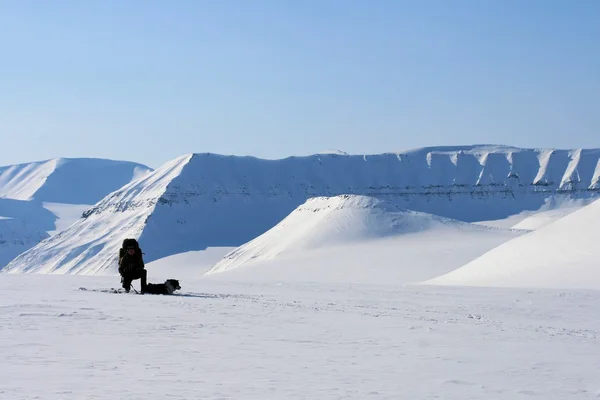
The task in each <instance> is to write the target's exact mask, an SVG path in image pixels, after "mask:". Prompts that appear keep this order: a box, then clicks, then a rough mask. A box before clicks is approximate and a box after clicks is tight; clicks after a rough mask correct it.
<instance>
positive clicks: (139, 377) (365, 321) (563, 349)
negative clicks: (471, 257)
mask: <svg viewBox="0 0 600 400" xmlns="http://www.w3.org/2000/svg"><path fill="white" fill-rule="evenodd" d="M150 280H153V279H152V275H151V278H150ZM118 284H119V282H118V278H115V277H110V278H108V277H84V276H49V275H6V276H3V279H1V280H0V291H1V292H2V296H0V327H2V328H1V329H0V348H1V350H2V358H1V359H0V374H1V376H2V378H3V379H1V380H0V398H2V399H7V400H8V399H33V398H36V397H37V398H42V399H48V400H53V399H61V400H71V399H83V398H86V399H106V400H109V399H111V400H112V399H122V398H126V399H132V400H138V399H139V400H142V399H143V400H153V399H166V398H169V399H189V398H200V399H204V398H206V399H246V400H254V399H256V400H263V399H322V400H330V399H341V398H357V399H358V398H360V399H377V400H380V399H394V400H395V399H435V398H443V399H447V400H463V399H507V400H508V399H510V400H523V399H531V398H539V399H545V400H546V399H547V400H555V399H556V400H559V399H560V400H562V399H592V398H597V397H596V396H598V394H599V393H600V383H599V382H598V379H597V378H598V373H600V369H599V367H598V359H599V357H600V348H599V347H598V345H597V342H598V337H599V336H600V321H599V319H598V318H597V316H598V315H599V314H600V294H599V293H598V292H585V291H575V292H565V291H549V290H545V291H544V290H535V291H530V290H516V289H485V290H484V289H481V288H447V287H429V286H421V287H418V286H417V287H415V286H409V287H402V286H396V285H379V286H369V285H344V284H329V285H319V284H313V285H304V284H294V283H282V284H281V285H273V284H256V283H244V282H235V283H232V282H227V281H219V280H216V279H214V278H210V279H208V278H206V277H205V278H196V279H195V280H191V279H190V280H185V281H182V287H183V288H182V292H184V293H185V294H186V295H185V296H150V295H144V296H140V295H136V294H129V295H125V294H123V295H117V294H110V293H102V292H96V291H94V290H101V289H105V288H110V287H117V286H118ZM80 287H84V288H87V289H88V290H87V291H84V290H78V289H79V288H80Z"/></svg>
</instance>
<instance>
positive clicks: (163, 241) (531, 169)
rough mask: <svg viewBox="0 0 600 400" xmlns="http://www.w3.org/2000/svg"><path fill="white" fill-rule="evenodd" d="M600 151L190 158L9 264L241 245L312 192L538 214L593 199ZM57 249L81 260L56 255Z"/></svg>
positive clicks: (86, 261)
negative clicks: (550, 205)
mask: <svg viewBox="0 0 600 400" xmlns="http://www.w3.org/2000/svg"><path fill="white" fill-rule="evenodd" d="M599 157H600V150H596V149H591V150H544V149H518V148H512V147H503V146H457V147H439V148H424V149H417V150H411V151H407V152H405V153H401V154H379V155H369V156H367V155H365V156H355V155H340V154H318V155H313V156H307V157H289V158H286V159H281V160H261V159H257V158H254V157H237V156H221V155H215V154H189V155H185V156H182V157H180V158H178V159H176V160H173V161H171V162H169V163H167V164H166V165H164V166H163V167H161V168H159V169H157V170H156V171H154V172H153V173H151V174H149V175H147V176H146V177H143V178H141V179H138V180H135V181H134V182H132V183H130V184H128V185H125V186H124V187H123V188H121V189H119V190H117V191H115V192H114V193H111V194H110V195H109V196H107V197H105V198H104V199H103V200H102V201H100V202H99V203H98V204H96V205H95V206H94V207H93V208H92V209H91V210H90V211H89V213H87V218H86V219H85V220H82V221H79V222H77V223H76V224H75V225H74V226H72V227H70V228H69V229H67V230H66V231H64V232H63V235H62V236H61V237H57V238H54V239H48V240H47V241H45V242H44V243H41V244H40V245H39V246H36V247H35V248H34V249H32V250H31V251H30V252H28V253H27V254H24V255H23V256H22V257H20V258H19V259H18V260H15V262H14V263H12V265H11V266H10V269H11V270H13V271H30V272H39V271H46V272H49V271H53V272H60V273H67V272H70V273H73V272H78V273H98V272H100V271H104V270H106V269H108V270H106V273H116V264H115V249H116V248H117V247H118V246H119V244H120V242H121V240H122V238H123V236H124V235H134V234H135V235H137V237H138V238H139V240H140V242H141V243H142V245H143V246H144V248H145V252H146V258H147V260H148V261H153V260H157V259H159V258H163V257H166V256H169V255H173V254H177V253H182V252H187V251H195V250H202V249H205V248H207V247H232V246H233V247H235V246H240V245H242V244H244V243H246V242H248V241H250V240H252V239H254V238H255V237H257V236H259V235H261V234H263V233H264V232H266V231H267V230H269V229H270V228H272V227H273V226H274V225H276V224H277V223H278V222H280V221H281V220H282V219H283V218H285V217H286V216H287V215H289V214H290V213H291V212H292V211H293V210H294V209H295V208H296V207H298V206H299V205H301V204H303V203H304V202H305V201H306V200H307V199H308V198H311V197H316V196H327V197H329V196H337V195H341V194H359V195H365V196H373V197H378V198H383V199H388V200H390V201H393V202H395V203H397V204H399V205H400V206H401V207H402V208H406V209H410V210H414V211H420V212H426V213H431V214H436V215H440V216H444V217H448V218H454V219H458V220H462V221H467V222H471V221H486V220H487V221H489V220H497V219H503V218H507V217H509V216H511V215H515V214H519V213H521V212H523V211H524V210H532V211H534V210H538V209H540V208H541V207H543V206H544V205H545V204H546V203H547V201H548V199H549V198H552V201H553V202H555V203H556V204H560V203H561V202H569V201H571V200H572V199H573V198H576V199H591V198H596V197H597V196H598V194H599V193H600V186H599V183H598V179H599V178H600V166H599V165H598V160H599ZM92 247H93V251H92V250H91V248H92ZM65 253H69V254H77V256H76V257H68V258H67V259H66V260H64V259H63V257H64V256H63V254H65ZM36 266H37V267H36ZM40 266H43V267H40Z"/></svg>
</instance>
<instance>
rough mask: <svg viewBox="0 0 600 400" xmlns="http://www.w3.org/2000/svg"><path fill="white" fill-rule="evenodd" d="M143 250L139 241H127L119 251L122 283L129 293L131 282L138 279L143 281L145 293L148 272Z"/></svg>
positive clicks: (124, 241)
mask: <svg viewBox="0 0 600 400" xmlns="http://www.w3.org/2000/svg"><path fill="white" fill-rule="evenodd" d="M144 267H145V265H144V260H143V258H142V250H141V249H140V247H139V245H138V243H137V240H135V239H125V240H123V246H122V247H121V249H120V251H119V274H121V283H122V284H123V289H125V291H126V292H127V293H129V290H130V289H131V282H133V281H134V280H136V279H140V280H141V285H140V286H141V291H142V293H144V292H145V291H146V286H147V278H148V271H146V269H145V268H144Z"/></svg>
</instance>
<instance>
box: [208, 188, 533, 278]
mask: <svg viewBox="0 0 600 400" xmlns="http://www.w3.org/2000/svg"><path fill="white" fill-rule="evenodd" d="M520 234H522V232H515V231H507V230H500V229H492V228H487V227H482V226H479V225H475V224H470V223H466V222H461V221H456V220H452V219H449V218H444V217H439V216H435V215H431V214H426V213H421V212H416V211H410V210H405V209H402V208H400V207H398V206H397V205H395V204H393V203H390V202H387V201H383V200H380V199H376V198H373V197H368V196H355V195H342V196H336V197H329V198H328V197H325V198H313V199H309V200H308V201H307V202H306V203H305V204H303V205H302V206H300V207H298V208H297V209H296V210H295V211H294V212H292V213H291V214H290V215H289V216H288V217H287V218H285V219H284V220H283V221H281V222H280V223H279V224H277V225H276V226H275V227H273V228H272V229H270V230H269V231H267V232H266V233H264V234H263V235H261V236H259V237H257V238H255V239H253V240H252V241H250V242H248V243H246V244H244V245H242V246H240V247H239V248H237V249H235V250H234V251H232V252H231V253H229V254H227V255H226V256H225V257H224V258H223V259H222V260H221V261H219V262H218V263H217V264H215V266H214V267H213V268H211V269H210V270H209V271H208V272H207V273H206V274H207V275H210V274H215V273H223V272H226V271H232V270H236V269H248V271H247V273H246V274H244V273H241V274H240V273H238V274H235V275H234V276H238V275H241V276H244V278H245V279H247V278H249V279H258V280H270V279H290V278H292V277H293V279H294V280H300V281H302V280H308V281H329V282H341V281H344V282H362V283H386V282H395V283H406V282H415V281H418V280H422V279H428V278H431V277H435V276H438V275H440V274H442V273H445V272H448V271H450V270H452V269H454V268H458V267H460V266H461V265H463V264H465V263H466V262H468V261H470V260H472V259H474V258H476V257H478V256H479V255H481V254H483V253H485V252H486V251H488V250H490V249H491V248H493V247H495V246H497V245H499V244H501V243H503V242H505V241H507V240H510V239H512V238H514V237H516V236H518V235H520Z"/></svg>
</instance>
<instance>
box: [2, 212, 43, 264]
mask: <svg viewBox="0 0 600 400" xmlns="http://www.w3.org/2000/svg"><path fill="white" fill-rule="evenodd" d="M48 236H49V235H48V233H47V232H45V231H41V230H39V229H37V228H36V227H35V226H32V225H31V224H28V223H26V222H24V221H23V220H21V219H15V218H7V217H1V216H0V268H2V267H3V266H5V265H6V264H7V263H8V262H9V261H10V260H12V259H13V258H15V257H16V256H18V255H19V254H21V253H22V252H24V251H25V250H28V249H30V248H31V247H33V246H35V245H36V244H38V243H39V242H40V241H41V240H43V239H45V238H47V237H48Z"/></svg>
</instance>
